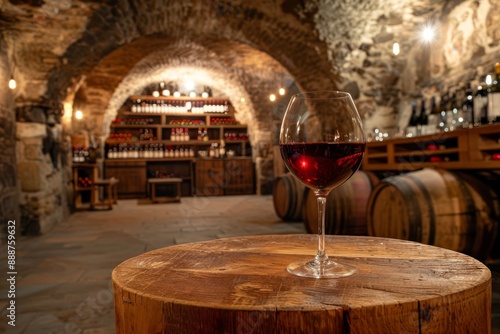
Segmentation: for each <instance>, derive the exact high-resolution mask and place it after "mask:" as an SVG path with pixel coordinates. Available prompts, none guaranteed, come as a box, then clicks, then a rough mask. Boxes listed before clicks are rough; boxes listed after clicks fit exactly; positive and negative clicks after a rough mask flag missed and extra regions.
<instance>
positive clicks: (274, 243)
mask: <svg viewBox="0 0 500 334" xmlns="http://www.w3.org/2000/svg"><path fill="white" fill-rule="evenodd" d="M316 245H317V236H315V235H310V234H307V235H303V234H297V235H268V236H250V237H238V238H227V239H219V240H213V241H207V242H196V243H189V244H182V245H176V246H171V247H166V248H162V249H158V250H155V251H151V252H148V253H145V254H142V255H139V256H137V257H134V258H131V259H129V260H126V261H124V262H123V263H121V264H120V265H118V266H117V267H116V268H115V269H114V271H113V274H112V279H113V288H114V299H115V315H116V332H117V333H351V334H352V333H363V334H365V333H377V334H378V333H481V334H484V333H491V273H490V271H489V270H488V268H487V267H486V266H484V265H483V264H482V263H481V262H479V261H477V260H475V259H473V258H472V257H469V256H467V255H464V254H461V253H457V252H454V251H451V250H447V249H443V248H438V247H434V246H429V245H424V244H420V243H415V242H411V241H403V240H397V239H386V238H377V237H362V236H355V237H354V236H327V251H328V253H329V255H330V257H332V258H333V259H335V260H338V261H339V262H343V263H346V264H349V265H352V266H355V267H356V268H357V273H356V274H354V275H352V276H349V277H345V278H339V279H314V278H302V277H296V276H293V275H291V274H289V273H288V272H287V271H286V266H287V264H288V263H290V262H292V261H296V260H298V259H307V258H311V257H313V256H314V255H315V253H316V250H315V247H316Z"/></svg>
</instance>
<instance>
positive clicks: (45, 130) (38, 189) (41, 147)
mask: <svg viewBox="0 0 500 334" xmlns="http://www.w3.org/2000/svg"><path fill="white" fill-rule="evenodd" d="M60 128H61V126H60V125H55V124H50V125H48V124H44V123H35V122H18V123H17V131H16V139H17V143H16V151H17V173H18V178H19V186H20V191H21V193H20V198H19V204H20V208H21V214H22V220H21V227H22V232H23V233H24V234H43V233H46V232H47V231H49V230H50V229H51V228H52V227H53V226H55V225H56V224H58V223H59V222H61V221H63V219H64V218H65V217H66V216H67V215H68V214H69V207H68V201H67V195H66V189H65V187H64V185H65V184H67V173H65V169H64V168H62V166H61V156H60V151H59V140H60Z"/></svg>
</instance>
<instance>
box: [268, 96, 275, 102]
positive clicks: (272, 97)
mask: <svg viewBox="0 0 500 334" xmlns="http://www.w3.org/2000/svg"><path fill="white" fill-rule="evenodd" d="M269 100H271V102H274V101H276V95H274V94H271V95H269Z"/></svg>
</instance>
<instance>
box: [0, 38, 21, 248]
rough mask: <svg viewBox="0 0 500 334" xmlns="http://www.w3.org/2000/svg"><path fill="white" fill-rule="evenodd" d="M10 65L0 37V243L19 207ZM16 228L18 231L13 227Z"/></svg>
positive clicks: (18, 219) (18, 220)
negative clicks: (8, 86)
mask: <svg viewBox="0 0 500 334" xmlns="http://www.w3.org/2000/svg"><path fill="white" fill-rule="evenodd" d="M10 73H11V67H10V66H9V64H8V62H7V57H6V54H5V44H4V42H3V40H2V39H0V86H1V87H2V89H0V236H1V240H0V244H1V243H2V242H3V241H4V236H5V235H6V234H5V233H6V226H7V222H8V221H9V220H15V221H16V223H17V225H16V227H18V226H19V222H20V211H19V205H18V187H17V182H16V181H17V173H16V151H15V147H16V141H15V131H16V120H15V113H14V97H13V94H12V91H11V90H10V89H8V88H7V84H8V80H9V78H10ZM16 232H18V233H20V229H19V228H17V229H16Z"/></svg>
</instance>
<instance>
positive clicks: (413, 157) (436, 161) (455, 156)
mask: <svg viewBox="0 0 500 334" xmlns="http://www.w3.org/2000/svg"><path fill="white" fill-rule="evenodd" d="M495 153H500V124H495V125H486V126H481V127H477V128H473V129H462V130H457V131H452V132H445V133H437V134H433V135H426V136H419V137H415V138H395V139H389V140H386V141H382V142H371V143H368V144H367V146H366V154H365V157H364V160H363V169H364V170H368V171H399V172H407V171H413V170H417V169H421V168H424V167H440V168H445V169H457V170H459V169H463V170H468V169H482V170H491V169H500V160H493V159H492V157H493V154H495Z"/></svg>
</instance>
